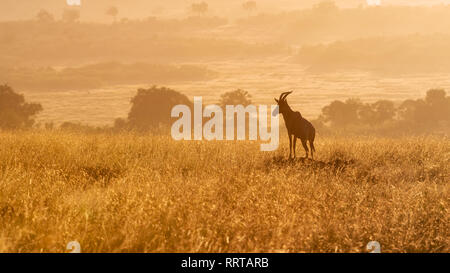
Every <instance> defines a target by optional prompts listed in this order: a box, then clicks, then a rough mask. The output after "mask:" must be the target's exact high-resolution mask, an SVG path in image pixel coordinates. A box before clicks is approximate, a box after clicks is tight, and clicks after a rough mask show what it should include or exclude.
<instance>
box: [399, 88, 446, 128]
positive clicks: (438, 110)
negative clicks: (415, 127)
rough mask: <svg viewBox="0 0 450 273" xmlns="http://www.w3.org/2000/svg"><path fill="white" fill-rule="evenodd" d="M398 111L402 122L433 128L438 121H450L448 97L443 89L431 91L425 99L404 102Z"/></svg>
mask: <svg viewBox="0 0 450 273" xmlns="http://www.w3.org/2000/svg"><path fill="white" fill-rule="evenodd" d="M398 111H399V116H400V118H401V119H402V120H403V121H407V122H412V123H418V124H423V125H426V126H427V127H430V126H434V125H436V124H438V123H439V122H440V121H450V97H448V96H446V92H445V90H443V89H431V90H428V92H427V95H426V97H425V99H419V100H406V101H404V102H403V103H402V104H401V105H400V107H399V110H398Z"/></svg>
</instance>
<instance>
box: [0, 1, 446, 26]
mask: <svg viewBox="0 0 450 273" xmlns="http://www.w3.org/2000/svg"><path fill="white" fill-rule="evenodd" d="M81 2H82V5H81V7H80V9H81V11H82V12H81V19H82V20H87V21H94V20H95V21H99V20H100V21H103V20H108V16H107V15H105V10H106V9H107V8H108V7H110V6H117V7H118V8H119V16H118V17H119V18H136V17H138V18H145V17H148V16H169V17H172V16H180V15H185V14H187V13H188V7H189V6H190V5H191V4H192V3H196V2H201V1H200V0H126V1H125V0H81ZM205 2H207V3H208V4H209V8H210V14H212V15H222V16H224V15H227V16H230V15H233V14H236V13H238V12H242V9H241V5H242V3H243V2H245V0H206V1H205ZM318 2H321V0H301V1H300V0H257V3H258V10H259V11H260V12H270V11H281V10H288V9H300V8H306V7H310V6H312V5H313V4H315V3H318ZM381 2H382V5H425V4H426V5H433V4H442V3H446V4H450V0H381ZM335 3H336V4H338V5H339V6H341V7H351V6H353V7H356V6H359V5H365V4H366V3H367V0H335ZM64 8H68V5H67V0H1V1H0V20H2V21H4V20H14V19H28V18H32V17H34V16H35V15H36V13H37V12H38V11H39V10H41V9H45V10H48V11H50V12H51V13H53V14H54V15H55V17H56V18H59V17H60V15H61V11H62V10H63V9H64ZM236 15H237V14H236Z"/></svg>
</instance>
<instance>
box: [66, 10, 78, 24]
mask: <svg viewBox="0 0 450 273" xmlns="http://www.w3.org/2000/svg"><path fill="white" fill-rule="evenodd" d="M79 19H80V11H79V10H78V9H65V10H64V12H63V15H62V20H63V21H64V22H66V23H75V22H76V21H78V20H79Z"/></svg>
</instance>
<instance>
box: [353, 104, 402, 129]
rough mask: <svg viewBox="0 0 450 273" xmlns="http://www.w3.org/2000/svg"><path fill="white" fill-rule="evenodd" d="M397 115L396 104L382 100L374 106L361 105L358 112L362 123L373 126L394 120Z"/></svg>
mask: <svg viewBox="0 0 450 273" xmlns="http://www.w3.org/2000/svg"><path fill="white" fill-rule="evenodd" d="M395 114H396V109H395V106H394V103H393V102H392V101H388V100H380V101H377V102H375V103H372V104H364V105H360V107H359V110H358V118H359V119H360V122H361V123H363V124H367V125H372V126H373V125H379V124H382V123H384V122H386V121H391V120H393V118H394V117H395Z"/></svg>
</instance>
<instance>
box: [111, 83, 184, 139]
mask: <svg viewBox="0 0 450 273" xmlns="http://www.w3.org/2000/svg"><path fill="white" fill-rule="evenodd" d="M131 104H132V107H131V110H130V112H129V114H128V121H127V124H128V126H129V127H131V128H134V129H138V130H150V129H157V128H159V127H161V126H168V125H170V124H171V121H172V118H171V115H170V113H171V110H172V108H173V107H174V106H175V105H178V104H184V105H187V106H189V107H191V108H192V107H193V104H192V102H191V101H190V100H189V99H188V98H187V97H186V96H185V95H183V94H181V93H179V92H177V91H175V90H172V89H169V88H166V87H156V86H153V87H152V88H150V89H139V90H138V92H137V94H136V96H134V98H132V99H131ZM116 125H118V126H119V125H120V127H122V128H123V127H125V126H126V125H125V124H124V122H123V121H122V122H121V121H117V122H116Z"/></svg>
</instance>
